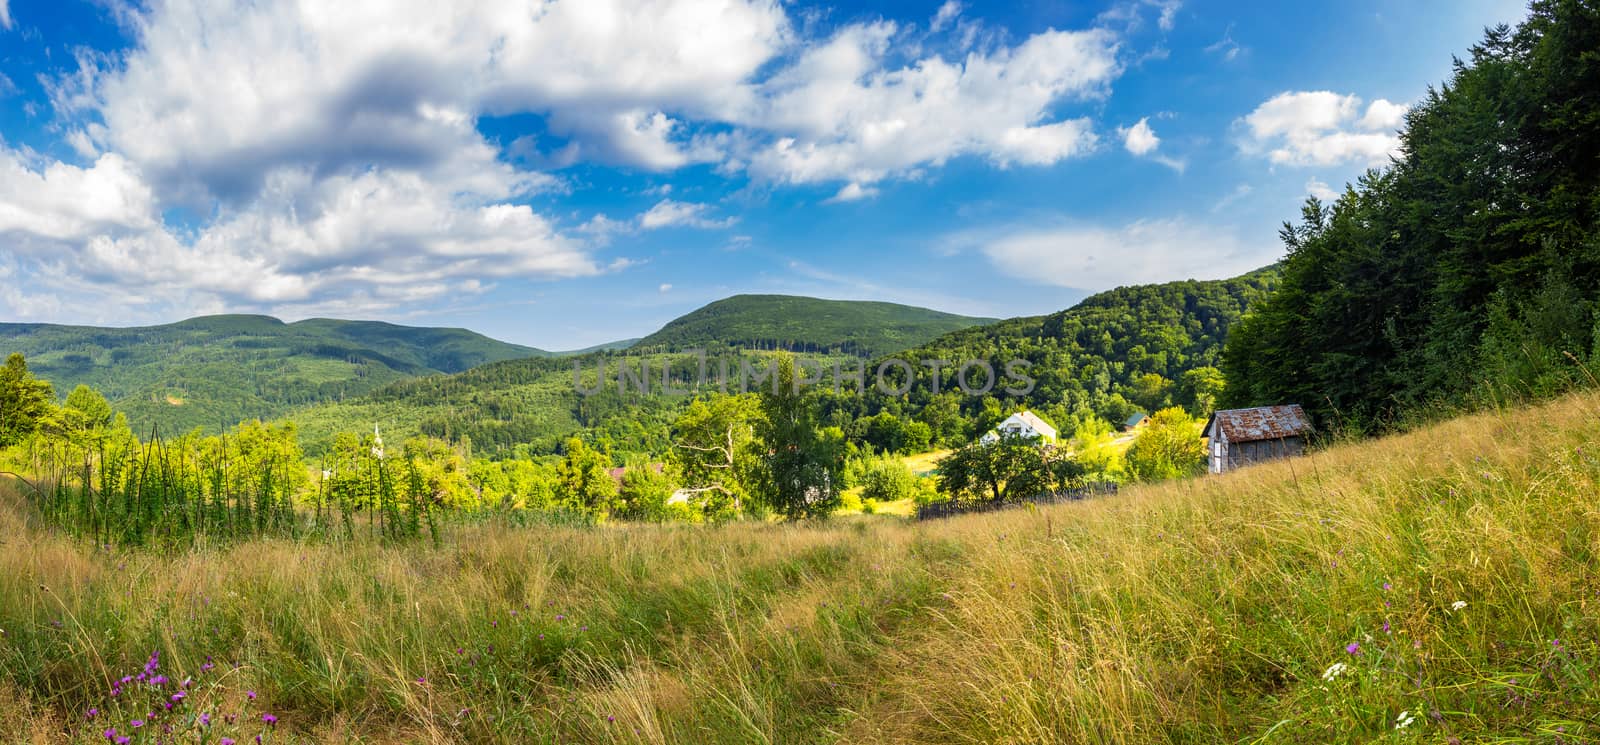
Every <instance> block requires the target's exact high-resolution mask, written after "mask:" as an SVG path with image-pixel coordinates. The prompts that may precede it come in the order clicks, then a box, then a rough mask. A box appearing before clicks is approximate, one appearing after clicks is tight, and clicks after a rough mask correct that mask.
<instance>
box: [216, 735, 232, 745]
mask: <svg viewBox="0 0 1600 745" xmlns="http://www.w3.org/2000/svg"><path fill="white" fill-rule="evenodd" d="M219 745H233V738H231V737H224V738H222V742H221V743H220V744H219Z"/></svg>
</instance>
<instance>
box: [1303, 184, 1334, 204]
mask: <svg viewBox="0 0 1600 745" xmlns="http://www.w3.org/2000/svg"><path fill="white" fill-rule="evenodd" d="M1306 193H1307V194H1309V195H1311V196H1313V197H1316V198H1318V199H1320V200H1322V201H1324V202H1332V201H1333V200H1335V199H1338V198H1339V192H1336V191H1334V190H1333V187H1331V186H1328V183H1327V182H1326V181H1318V180H1317V179H1311V180H1309V181H1307V182H1306Z"/></svg>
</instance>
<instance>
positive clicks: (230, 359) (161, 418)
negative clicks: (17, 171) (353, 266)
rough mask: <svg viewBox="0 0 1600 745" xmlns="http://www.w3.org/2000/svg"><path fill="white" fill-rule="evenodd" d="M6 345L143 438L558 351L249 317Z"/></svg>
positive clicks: (79, 330) (380, 326)
mask: <svg viewBox="0 0 1600 745" xmlns="http://www.w3.org/2000/svg"><path fill="white" fill-rule="evenodd" d="M0 350H3V351H4V352H5V353H7V354H9V353H12V352H21V353H23V354H24V355H26V356H27V359H28V364H29V366H30V367H31V368H32V369H33V371H34V372H35V373H36V374H37V375H39V376H40V377H42V378H44V379H47V380H49V381H51V382H52V383H53V384H54V386H55V390H56V395H57V396H58V397H59V396H66V395H67V393H68V392H70V391H71V390H72V389H73V388H74V387H76V386H78V385H80V384H84V385H88V386H90V387H92V388H95V389H97V390H99V391H100V392H101V393H103V394H104V395H105V396H106V397H107V398H108V399H110V400H111V401H112V402H113V404H114V405H115V406H116V407H117V408H118V409H119V410H121V411H124V412H126V413H127V414H128V418H129V420H130V422H131V423H132V424H133V426H134V427H135V429H136V430H138V431H140V432H142V433H145V434H148V433H149V432H150V431H151V430H152V428H156V427H159V428H160V430H161V431H162V432H167V433H173V432H178V431H184V430H188V429H191V428H193V427H208V428H212V429H215V428H217V427H219V426H231V425H232V424H234V423H236V422H238V421H240V420H242V419H247V418H254V417H262V418H268V417H275V416H278V415H280V414H282V413H283V412H285V411H287V410H288V409H290V408H291V407H294V406H301V405H305V404H310V403H316V402H325V401H337V400H340V399H343V398H346V397H351V396H359V395H361V394H364V393H367V392H369V391H372V390H373V389H376V388H378V387H380V386H383V385H385V384H388V383H392V382H395V381H397V380H402V379H405V378H408V377H413V376H417V375H432V374H437V373H452V372H460V371H462V370H466V369H468V368H470V367H473V366H476V365H480V364H483V363H486V362H493V361H497V360H505V359H513V358H519V357H528V356H535V355H545V354H548V353H546V352H543V351H541V350H538V349H533V348H531V347H523V346H518V345H516V344H508V343H505V342H501V341H496V340H494V339H490V338H488V337H486V336H482V335H480V334H476V333H473V332H471V331H466V330H464V329H442V328H415V327H409V326H397V325H394V324H389V323H379V322H370V321H336V320H329V319H311V320H306V321H299V322H297V323H284V322H282V321H280V320H278V319H276V318H271V317H267V316H247V315H229V316H206V317H201V318H193V319H189V320H187V321H181V322H178V323H173V324H167V325H163V326H145V327H136V328H97V327H89V326H59V325H53V324H0Z"/></svg>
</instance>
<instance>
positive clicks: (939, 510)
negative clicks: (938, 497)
mask: <svg viewBox="0 0 1600 745" xmlns="http://www.w3.org/2000/svg"><path fill="white" fill-rule="evenodd" d="M1116 493H1117V485H1116V484H1090V485H1089V486H1084V487H1079V488H1077V489H1068V490H1066V491H1056V492H1045V493H1043V494H1038V495H1035V496H1032V497H1024V498H1022V499H1009V500H1004V501H995V500H992V499H985V500H978V501H961V502H958V501H955V500H950V501H947V502H934V503H932V504H924V505H918V506H917V519H918V520H933V519H936V518H941V517H954V516H956V515H970V514H973V513H977V512H995V511H997V510H1009V509H1011V508H1013V507H1021V506H1023V505H1027V504H1041V505H1042V504H1060V503H1062V502H1076V501H1077V500H1080V499H1086V498H1088V497H1093V496H1100V495H1103V494H1116Z"/></svg>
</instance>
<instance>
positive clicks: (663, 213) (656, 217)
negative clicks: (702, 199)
mask: <svg viewBox="0 0 1600 745" xmlns="http://www.w3.org/2000/svg"><path fill="white" fill-rule="evenodd" d="M710 209H711V205H709V204H699V203H695V202H675V201H673V200H671V199H663V200H661V201H659V202H657V203H656V204H655V206H654V207H651V208H650V209H649V211H647V212H645V213H644V214H642V215H640V216H639V227H640V228H641V229H643V230H656V229H658V228H670V227H688V228H708V229H709V228H726V227H731V226H732V225H733V224H734V223H736V222H738V221H739V219H738V218H736V217H728V218H724V219H722V220H713V219H711V218H708V217H706V216H705V214H706V212H707V211H708V210H710Z"/></svg>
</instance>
